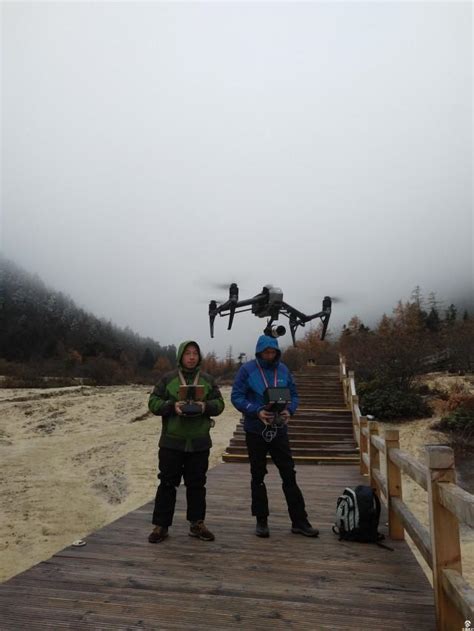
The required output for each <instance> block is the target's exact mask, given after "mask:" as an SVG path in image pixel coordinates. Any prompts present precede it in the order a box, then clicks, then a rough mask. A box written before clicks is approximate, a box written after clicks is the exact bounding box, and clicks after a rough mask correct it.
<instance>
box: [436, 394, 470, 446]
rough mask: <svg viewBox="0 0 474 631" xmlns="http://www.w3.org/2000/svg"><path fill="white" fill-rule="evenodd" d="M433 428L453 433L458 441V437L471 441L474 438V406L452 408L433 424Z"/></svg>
mask: <svg viewBox="0 0 474 631" xmlns="http://www.w3.org/2000/svg"><path fill="white" fill-rule="evenodd" d="M472 398H473V399H474V397H472ZM433 429H438V430H440V431H442V432H448V433H451V434H454V435H455V436H456V437H457V439H458V441H456V442H459V439H462V440H466V441H471V440H472V439H474V408H472V409H467V408H464V407H462V406H461V407H459V408H457V410H453V411H452V412H450V414H448V415H446V416H443V418H442V419H441V420H440V421H439V423H436V424H435V425H433Z"/></svg>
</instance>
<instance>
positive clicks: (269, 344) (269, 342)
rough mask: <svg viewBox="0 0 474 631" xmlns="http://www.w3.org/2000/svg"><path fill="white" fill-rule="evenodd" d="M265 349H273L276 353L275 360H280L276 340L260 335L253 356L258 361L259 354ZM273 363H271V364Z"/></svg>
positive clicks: (279, 351)
mask: <svg viewBox="0 0 474 631" xmlns="http://www.w3.org/2000/svg"><path fill="white" fill-rule="evenodd" d="M266 348H274V349H275V350H276V351H277V356H276V360H275V361H278V360H279V359H280V355H281V350H280V347H279V346H278V340H277V339H276V338H275V337H271V336H270V335H261V336H260V337H259V338H258V340H257V347H256V349H255V355H256V356H257V357H258V358H259V359H260V353H261V352H262V351H264V350H265V349H266ZM272 363H273V362H272Z"/></svg>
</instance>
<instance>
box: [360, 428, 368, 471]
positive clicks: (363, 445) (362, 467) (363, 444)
mask: <svg viewBox="0 0 474 631" xmlns="http://www.w3.org/2000/svg"><path fill="white" fill-rule="evenodd" d="M366 427H367V418H366V417H365V416H361V417H360V445H359V449H360V472H361V474H362V475H367V474H368V472H369V470H368V469H367V465H366V464H365V462H364V458H363V455H364V454H368V450H367V436H366V435H365V434H364V432H363V430H364V429H365V428H366Z"/></svg>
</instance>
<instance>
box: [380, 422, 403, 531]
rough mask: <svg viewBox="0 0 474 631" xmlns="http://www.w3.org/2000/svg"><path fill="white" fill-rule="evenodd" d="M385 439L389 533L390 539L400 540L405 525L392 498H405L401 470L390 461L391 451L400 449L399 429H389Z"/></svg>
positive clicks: (386, 431)
mask: <svg viewBox="0 0 474 631" xmlns="http://www.w3.org/2000/svg"><path fill="white" fill-rule="evenodd" d="M384 439H385V465H386V466H385V478H386V480H387V493H388V498H387V503H388V533H389V536H390V539H394V540H400V539H404V538H405V529H404V528H403V524H402V522H401V520H400V518H399V517H398V515H397V514H396V513H395V511H394V510H393V507H392V498H394V497H397V498H399V499H400V500H401V499H402V498H403V493H402V474H401V471H400V468H399V467H398V466H397V465H396V464H395V463H394V462H392V461H391V460H390V449H400V438H399V433H398V429H387V430H385V433H384Z"/></svg>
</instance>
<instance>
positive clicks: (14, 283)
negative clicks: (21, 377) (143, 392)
mask: <svg viewBox="0 0 474 631" xmlns="http://www.w3.org/2000/svg"><path fill="white" fill-rule="evenodd" d="M0 325H1V326H0V360H2V367H1V368H2V371H1V372H2V373H3V374H10V375H17V376H18V374H19V372H22V373H23V374H24V373H25V371H26V373H28V375H29V376H30V377H31V376H32V375H33V374H35V375H36V376H38V375H39V374H43V375H46V374H47V375H48V376H54V375H59V376H64V375H68V376H71V377H72V376H76V377H85V378H90V379H91V380H93V381H94V382H96V383H121V382H127V381H131V380H137V379H138V380H145V381H148V380H150V379H151V380H152V377H154V376H156V372H157V371H158V372H163V370H166V369H169V368H171V366H172V365H173V364H174V361H175V354H176V349H175V347H174V346H162V345H160V344H159V343H158V342H156V341H155V340H152V339H150V338H143V337H140V336H139V335H137V334H136V333H134V332H133V331H131V330H130V329H128V328H125V329H121V328H119V327H117V326H115V325H114V324H112V322H110V321H106V320H104V319H99V318H97V317H96V316H94V315H92V314H91V313H88V312H87V311H85V310H84V309H81V308H79V307H78V306H77V305H76V304H75V303H74V301H73V300H72V299H71V298H70V297H69V296H67V295H65V294H63V293H61V292H58V291H54V290H52V289H51V288H49V287H47V286H46V285H45V284H44V283H43V282H42V281H41V279H40V278H38V277H37V276H34V275H32V274H29V273H28V272H26V271H24V270H23V269H21V268H20V267H18V266H17V265H16V264H14V263H13V262H11V261H9V260H7V259H5V258H3V257H0ZM20 364H21V366H22V370H21V371H20V369H19V365H20ZM28 367H29V369H28ZM152 373H155V374H152Z"/></svg>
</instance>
